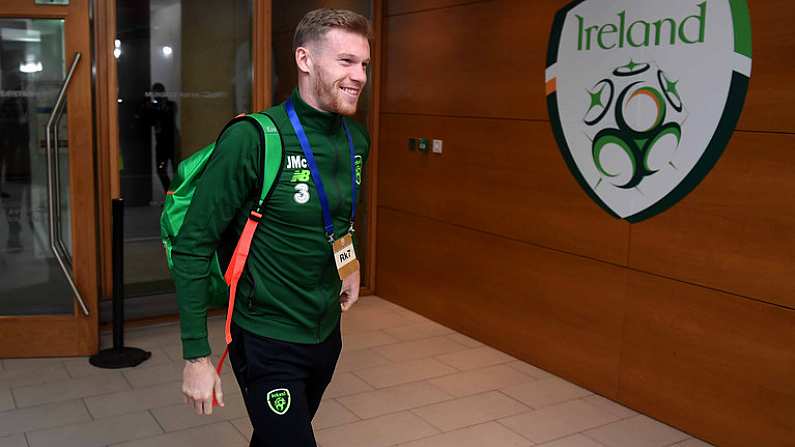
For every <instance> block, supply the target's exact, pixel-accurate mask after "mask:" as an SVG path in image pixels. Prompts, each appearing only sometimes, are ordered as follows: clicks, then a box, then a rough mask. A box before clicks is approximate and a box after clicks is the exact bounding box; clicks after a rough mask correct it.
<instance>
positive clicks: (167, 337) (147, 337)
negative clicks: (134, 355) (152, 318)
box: [106, 323, 180, 350]
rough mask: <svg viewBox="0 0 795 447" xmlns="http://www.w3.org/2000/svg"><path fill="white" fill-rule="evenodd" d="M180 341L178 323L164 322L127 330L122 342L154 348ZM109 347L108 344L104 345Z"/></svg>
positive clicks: (142, 347)
mask: <svg viewBox="0 0 795 447" xmlns="http://www.w3.org/2000/svg"><path fill="white" fill-rule="evenodd" d="M179 343H180V333H179V324H177V323H166V324H163V325H159V326H146V327H142V328H136V329H131V330H127V331H125V333H124V344H125V345H126V346H134V347H136V348H141V349H147V350H148V349H155V348H159V347H161V346H166V345H170V344H179ZM106 347H109V346H106Z"/></svg>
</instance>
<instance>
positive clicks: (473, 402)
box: [411, 391, 530, 431]
mask: <svg viewBox="0 0 795 447" xmlns="http://www.w3.org/2000/svg"><path fill="white" fill-rule="evenodd" d="M411 411H412V412H413V413H414V414H416V415H418V416H420V417H422V418H423V419H425V420H426V421H428V422H430V423H431V424H432V425H433V426H434V427H437V428H439V429H440V430H442V431H450V430H455V429H458V428H463V427H466V426H469V425H475V424H481V423H484V422H488V421H491V420H495V419H498V418H504V417H507V416H511V415H516V414H519V413H524V412H527V411H530V408H528V407H527V406H525V405H522V404H521V403H519V402H517V401H515V400H513V399H511V398H510V397H508V396H506V395H505V394H502V393H499V392H496V391H489V392H487V393H483V394H476V395H474V396H467V397H462V398H460V399H456V400H451V401H447V402H442V403H438V404H433V405H428V406H426V407H422V408H417V409H414V410H411Z"/></svg>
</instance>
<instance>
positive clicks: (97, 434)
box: [27, 412, 163, 447]
mask: <svg viewBox="0 0 795 447" xmlns="http://www.w3.org/2000/svg"><path fill="white" fill-rule="evenodd" d="M160 433H163V430H161V429H160V427H159V426H158V425H157V422H156V421H155V420H154V418H152V415H151V414H149V413H148V412H142V413H132V414H126V415H124V416H118V417H113V418H108V419H104V420H102V421H92V422H87V423H83V424H74V425H67V426H65V427H58V428H52V429H48V430H39V431H34V432H30V433H28V434H27V436H28V442H29V443H30V447H51V446H56V445H57V446H58V447H102V446H106V445H108V444H114V443H117V442H124V441H131V440H133V439H140V438H145V437H149V436H154V435H157V434H160Z"/></svg>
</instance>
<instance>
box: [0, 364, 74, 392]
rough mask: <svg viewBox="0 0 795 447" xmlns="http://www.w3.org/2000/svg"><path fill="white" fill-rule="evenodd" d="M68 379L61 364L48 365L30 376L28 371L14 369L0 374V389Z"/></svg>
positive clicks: (67, 374)
mask: <svg viewBox="0 0 795 447" xmlns="http://www.w3.org/2000/svg"><path fill="white" fill-rule="evenodd" d="M68 379H69V373H68V372H67V371H66V368H65V367H64V365H63V362H60V361H59V362H56V363H50V364H49V365H46V366H42V368H41V369H37V370H36V373H35V374H31V373H30V370H28V369H16V370H13V371H4V372H0V388H19V387H24V386H30V385H41V384H43V383H49V382H60V381H63V380H68Z"/></svg>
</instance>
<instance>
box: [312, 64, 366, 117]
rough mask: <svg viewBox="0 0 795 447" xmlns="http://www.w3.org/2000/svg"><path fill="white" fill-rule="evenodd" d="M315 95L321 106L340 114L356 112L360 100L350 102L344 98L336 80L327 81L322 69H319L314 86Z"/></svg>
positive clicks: (349, 114) (348, 114)
mask: <svg viewBox="0 0 795 447" xmlns="http://www.w3.org/2000/svg"><path fill="white" fill-rule="evenodd" d="M313 89H314V91H315V97H316V98H317V99H318V102H319V103H320V106H321V107H323V109H324V110H326V111H327V112H335V113H339V114H340V115H346V116H351V115H353V114H355V113H356V106H357V104H358V101H356V102H354V103H353V104H350V103H349V102H347V101H345V100H344V99H343V98H342V92H341V91H340V88H339V87H337V85H336V83H334V82H327V81H326V79H325V77H324V76H323V72H322V70H318V71H317V76H316V77H315V83H314V86H313Z"/></svg>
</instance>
